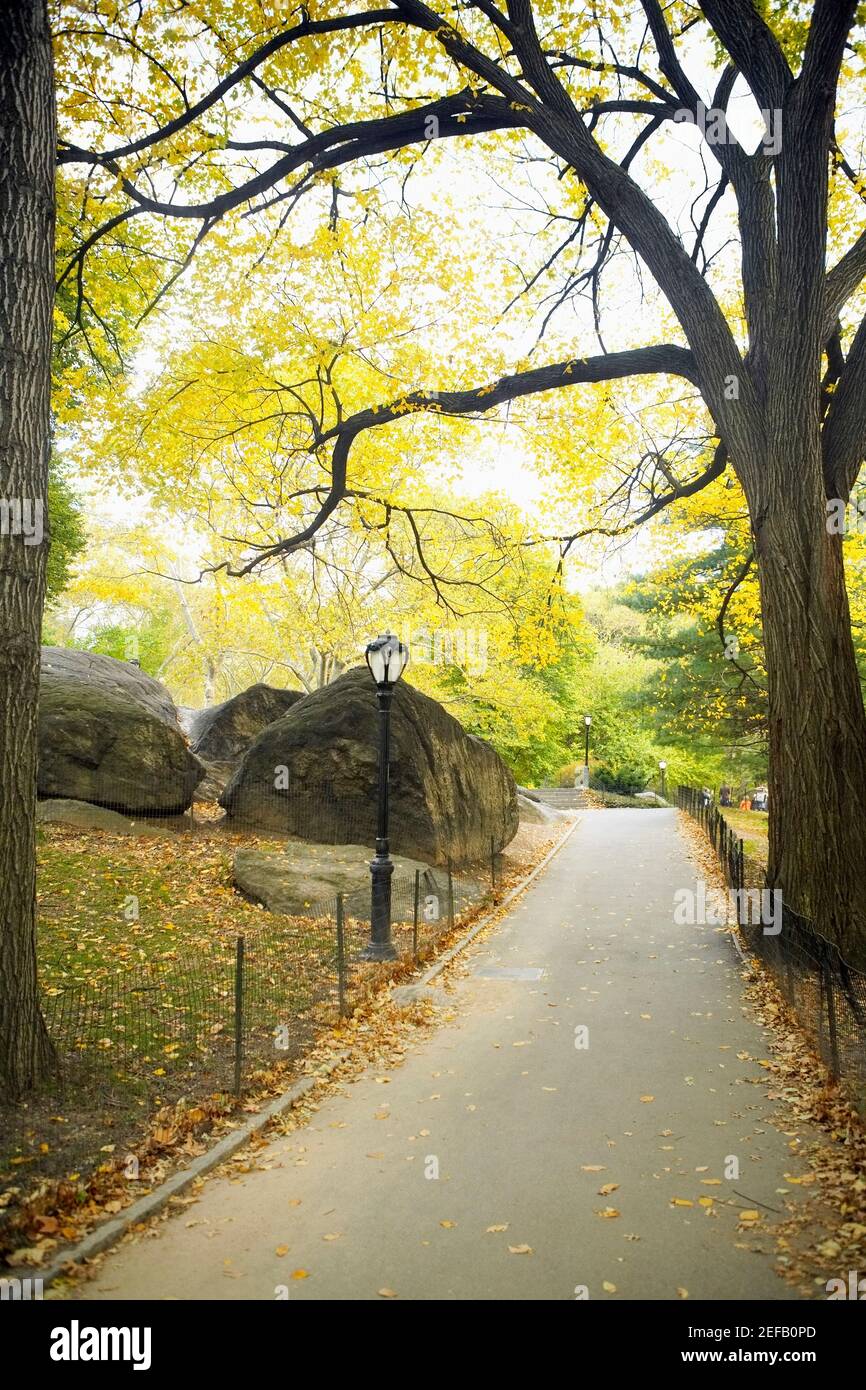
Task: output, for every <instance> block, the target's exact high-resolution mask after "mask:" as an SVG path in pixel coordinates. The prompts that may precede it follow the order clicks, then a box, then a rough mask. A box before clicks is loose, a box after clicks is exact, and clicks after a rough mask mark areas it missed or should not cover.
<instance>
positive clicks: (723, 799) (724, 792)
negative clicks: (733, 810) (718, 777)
mask: <svg viewBox="0 0 866 1390" xmlns="http://www.w3.org/2000/svg"><path fill="white" fill-rule="evenodd" d="M730 804H731V789H730V787H728V786H724V787H719V805H720V806H730Z"/></svg>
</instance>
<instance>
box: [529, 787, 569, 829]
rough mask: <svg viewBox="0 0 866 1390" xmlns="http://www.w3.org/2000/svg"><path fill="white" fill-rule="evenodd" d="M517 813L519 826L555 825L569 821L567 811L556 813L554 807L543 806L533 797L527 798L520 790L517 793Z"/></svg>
mask: <svg viewBox="0 0 866 1390" xmlns="http://www.w3.org/2000/svg"><path fill="white" fill-rule="evenodd" d="M517 811H518V815H519V816H520V823H521V825H557V824H558V823H559V822H560V821H566V820H569V819H570V817H569V814H568V812H567V811H557V810H556V808H555V807H554V806H545V805H544V803H543V802H542V801H537V800H536V798H535V797H534V796H527V794H526V792H524V791H522V790H521V791H518V793H517Z"/></svg>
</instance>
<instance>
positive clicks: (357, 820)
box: [220, 667, 518, 864]
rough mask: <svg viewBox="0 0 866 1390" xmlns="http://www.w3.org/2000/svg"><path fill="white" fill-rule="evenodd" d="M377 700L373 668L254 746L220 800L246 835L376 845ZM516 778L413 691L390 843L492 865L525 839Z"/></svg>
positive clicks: (395, 716) (399, 731)
mask: <svg viewBox="0 0 866 1390" xmlns="http://www.w3.org/2000/svg"><path fill="white" fill-rule="evenodd" d="M377 745H378V727H377V712H376V697H375V690H374V687H373V684H372V681H371V679H370V675H369V672H368V671H367V670H366V668H363V667H358V668H356V669H354V670H351V671H347V672H346V674H345V675H343V676H340V677H339V679H338V680H335V681H333V682H332V683H331V684H330V685H326V686H324V687H323V688H322V689H321V690H316V691H314V692H313V693H312V694H311V695H306V696H305V697H304V698H303V699H302V700H299V701H298V702H297V704H295V705H294V706H293V707H292V709H291V710H290V711H289V713H288V714H286V715H284V716H283V718H282V719H278V720H277V721H276V722H275V723H273V724H270V725H269V726H268V727H267V728H266V729H264V730H263V731H262V733H261V734H259V736H258V738H256V739H255V740H254V742H253V743H252V744H251V745H250V747H249V749H248V751H247V753H246V755H245V756H244V758H243V760H242V762H241V764H240V767H239V768H238V770H237V772H236V773H235V775H234V776H233V777H232V779H231V781H230V782H229V784H228V786H227V787H226V789H225V791H224V792H223V794H222V796H221V798H220V802H221V804H222V805H223V806H225V808H226V810H227V811H228V813H229V816H230V818H231V819H233V820H235V821H237V822H238V823H239V824H240V825H243V826H249V827H250V828H253V827H256V828H261V829H265V830H276V831H280V832H282V833H288V834H292V835H298V836H300V837H301V838H302V839H306V840H315V841H325V842H327V841H331V842H334V843H338V844H349V843H355V844H367V845H371V846H372V844H373V841H374V839H375V835H376V804H377V778H376V749H377ZM517 825H518V818H517V792H516V787H515V783H514V778H513V777H512V776H511V773H510V772H509V770H508V768H507V767H506V766H505V764H504V762H503V761H502V759H501V758H500V757H499V755H498V753H496V752H495V751H494V749H493V748H491V747H490V745H489V744H488V743H485V742H484V741H483V740H482V739H479V738H474V737H473V736H472V735H471V734H467V733H466V731H465V730H464V729H463V727H462V726H461V725H460V724H459V723H458V722H457V720H456V719H454V718H453V717H452V716H451V715H450V714H448V712H447V711H446V710H445V709H443V707H442V706H441V705H440V704H438V703H437V701H436V700H431V699H430V698H429V696H427V695H422V694H421V692H420V691H418V690H415V689H414V687H413V686H411V685H409V684H408V683H407V682H406V681H401V682H400V683H399V685H397V687H396V688H395V690H394V702H393V712H392V717H391V845H392V848H393V849H394V850H395V851H397V852H398V853H401V854H407V855H412V856H414V857H415V858H417V859H420V860H423V861H424V862H425V863H428V864H444V863H445V862H446V861H447V860H448V859H449V858H450V859H451V860H452V861H453V862H454V863H455V864H459V863H467V862H471V861H473V860H483V859H487V858H489V855H490V850H491V841H492V842H493V846H494V847H495V849H497V850H499V849H501V848H502V847H503V846H504V845H506V844H508V843H509V842H510V841H511V840H512V839H513V838H514V835H515V834H516V833H517Z"/></svg>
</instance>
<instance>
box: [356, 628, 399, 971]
mask: <svg viewBox="0 0 866 1390" xmlns="http://www.w3.org/2000/svg"><path fill="white" fill-rule="evenodd" d="M365 656H366V658H367V665H368V666H369V668H370V674H371V675H372V677H373V680H374V681H375V682H376V703H377V705H378V707H379V804H378V814H377V826H376V858H375V859H373V860H372V861H371V863H370V877H371V879H372V897H371V903H370V940H369V942H368V943H367V945H366V946H365V947H364V949H363V951H362V952H361V956H362V958H363V959H364V960H394V959H396V956H397V952H396V950H395V949H394V944H393V942H392V941H391V875H392V874H393V872H394V865H393V862H392V860H391V855H390V853H389V851H388V776H389V770H390V755H391V696H392V695H393V693H394V686H395V685H396V684H397V681H398V680H399V679H400V677H401V676H402V674H403V672H404V671H405V669H406V666H407V663H408V661H409V648H408V647H405V646H404V645H403V643H402V642H401V641H400V639H399V638H398V637H395V636H394V635H393V633H390V632H386V633H385V634H384V635H383V636H381V637H377V638H376V640H375V641H374V642H371V643H370V645H369V646H368V647H367V650H366V652H365Z"/></svg>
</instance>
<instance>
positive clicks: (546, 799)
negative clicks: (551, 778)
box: [532, 787, 590, 811]
mask: <svg viewBox="0 0 866 1390" xmlns="http://www.w3.org/2000/svg"><path fill="white" fill-rule="evenodd" d="M532 794H533V796H535V797H537V798H538V800H539V801H540V802H542V803H543V804H544V805H545V806H553V807H555V808H556V809H557V810H559V811H577V810H580V809H581V808H585V807H587V806H589V804H590V803H589V799H588V797H587V795H586V791H585V790H584V788H583V787H539V788H538V789H537V790H534V791H533V793H532Z"/></svg>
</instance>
